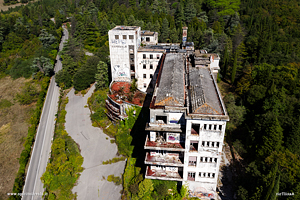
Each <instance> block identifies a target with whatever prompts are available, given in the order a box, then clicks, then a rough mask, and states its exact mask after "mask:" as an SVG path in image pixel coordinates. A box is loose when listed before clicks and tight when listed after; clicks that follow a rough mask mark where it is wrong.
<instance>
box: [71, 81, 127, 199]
mask: <svg viewBox="0 0 300 200" xmlns="http://www.w3.org/2000/svg"><path fill="white" fill-rule="evenodd" d="M94 89H95V86H92V87H91V89H90V90H89V91H88V92H87V94H85V95H84V97H82V96H79V95H75V94H74V89H72V90H71V91H70V92H69V93H68V95H67V96H68V97H69V103H68V104H67V105H66V111H67V115H66V123H65V127H66V131H67V132H68V134H69V135H70V136H71V137H72V138H73V139H74V141H75V142H76V143H77V144H78V145H79V146H80V149H81V152H80V153H81V155H82V157H83V164H82V167H83V168H84V170H83V172H82V173H81V175H80V177H79V179H78V181H77V184H76V186H74V188H73V189H72V192H73V193H77V199H78V200H119V199H121V193H120V191H121V190H122V185H115V184H114V183H113V182H108V181H107V177H108V175H111V174H113V175H114V176H119V177H122V173H123V172H124V168H125V161H120V162H117V163H113V164H110V165H103V164H102V162H103V161H106V160H109V159H112V158H114V157H116V154H117V152H118V148H117V145H116V144H115V143H111V142H110V139H109V137H108V136H107V135H105V134H104V133H103V131H102V130H101V129H100V128H97V127H94V126H93V125H92V122H91V118H90V114H91V113H90V110H89V108H88V107H85V105H87V100H88V98H89V97H90V96H91V95H92V93H93V91H94Z"/></svg>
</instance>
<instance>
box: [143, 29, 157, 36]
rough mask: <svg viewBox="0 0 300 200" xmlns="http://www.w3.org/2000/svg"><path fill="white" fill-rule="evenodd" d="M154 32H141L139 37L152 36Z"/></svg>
mask: <svg viewBox="0 0 300 200" xmlns="http://www.w3.org/2000/svg"><path fill="white" fill-rule="evenodd" d="M155 33H156V32H154V31H148V30H142V31H141V36H154V35H155Z"/></svg>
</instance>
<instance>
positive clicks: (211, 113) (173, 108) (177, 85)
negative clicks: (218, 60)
mask: <svg viewBox="0 0 300 200" xmlns="http://www.w3.org/2000/svg"><path fill="white" fill-rule="evenodd" d="M193 56H195V55H193ZM192 60H195V59H191V60H190V59H189V58H188V56H187V54H185V53H169V54H166V58H165V60H164V62H163V65H162V69H161V70H160V71H161V72H160V73H159V74H158V81H157V83H156V86H155V89H154V94H153V98H152V102H151V104H150V122H149V123H148V124H147V126H146V128H145V130H146V131H147V132H148V133H147V138H146V141H145V145H144V148H145V149H147V150H148V152H147V153H146V157H145V164H146V165H148V166H147V168H146V175H145V177H146V178H149V179H159V180H173V181H179V182H182V183H183V184H185V185H187V186H188V187H189V191H190V193H189V194H190V197H199V198H203V199H214V198H215V197H216V187H217V180H218V172H219V166H220V160H221V152H222V146H223V140H224V135H225V128H226V122H227V121H228V120H229V117H228V115H227V112H226V109H225V106H224V103H223V101H222V98H221V95H220V92H219V89H218V86H217V84H216V81H215V78H214V75H213V72H212V70H211V67H210V66H196V65H195V63H192Z"/></svg>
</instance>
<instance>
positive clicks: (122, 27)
mask: <svg viewBox="0 0 300 200" xmlns="http://www.w3.org/2000/svg"><path fill="white" fill-rule="evenodd" d="M138 28H139V26H116V27H115V28H113V29H112V30H128V31H130V30H137V29H138Z"/></svg>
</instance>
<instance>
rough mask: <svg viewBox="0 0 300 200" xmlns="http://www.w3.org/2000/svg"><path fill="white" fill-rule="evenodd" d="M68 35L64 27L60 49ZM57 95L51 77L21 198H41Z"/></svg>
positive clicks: (58, 63)
mask: <svg viewBox="0 0 300 200" xmlns="http://www.w3.org/2000/svg"><path fill="white" fill-rule="evenodd" d="M68 36H69V34H68V31H67V30H66V29H64V35H63V36H62V40H61V43H60V45H59V50H60V51H61V50H62V48H63V43H64V42H65V41H66V40H67V39H68ZM59 58H60V57H59V55H57V57H56V65H55V68H54V71H55V72H57V71H59V70H61V69H62V63H61V61H60V59H59ZM58 97H59V88H58V87H57V86H56V83H55V78H54V77H52V79H51V81H50V85H49V89H48V92H47V96H46V100H45V103H44V107H43V112H42V116H41V119H40V124H39V127H38V129H37V134H36V138H35V143H34V147H33V151H32V154H31V159H30V163H29V168H28V171H27V175H26V180H25V186H24V188H23V195H24V196H23V197H22V200H38V199H42V194H43V192H44V188H43V183H42V181H41V179H40V178H41V176H42V175H43V173H44V172H45V171H46V166H47V163H48V159H49V156H50V150H51V141H52V138H53V133H54V124H55V114H56V113H57V106H58ZM25 193H26V195H25Z"/></svg>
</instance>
